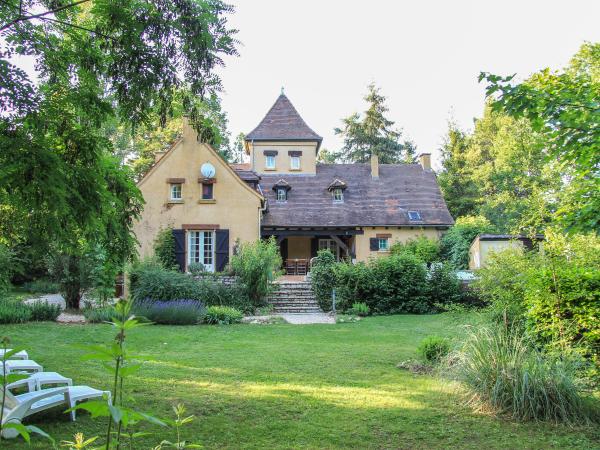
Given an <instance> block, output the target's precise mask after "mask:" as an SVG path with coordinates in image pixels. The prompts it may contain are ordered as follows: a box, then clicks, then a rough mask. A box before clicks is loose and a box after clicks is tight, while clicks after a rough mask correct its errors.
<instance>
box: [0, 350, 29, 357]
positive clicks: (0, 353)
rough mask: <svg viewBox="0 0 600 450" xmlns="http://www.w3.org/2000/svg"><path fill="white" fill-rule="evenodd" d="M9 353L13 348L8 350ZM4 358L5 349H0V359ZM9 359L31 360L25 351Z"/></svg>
mask: <svg viewBox="0 0 600 450" xmlns="http://www.w3.org/2000/svg"><path fill="white" fill-rule="evenodd" d="M6 351H7V352H11V351H12V349H11V348H7V349H6ZM2 358H4V349H3V348H0V359H2ZM8 359H29V355H28V354H27V352H26V351H25V350H21V351H20V352H17V353H15V354H14V355H10V356H9V357H8Z"/></svg>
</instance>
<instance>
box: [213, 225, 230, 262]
mask: <svg viewBox="0 0 600 450" xmlns="http://www.w3.org/2000/svg"><path fill="white" fill-rule="evenodd" d="M215 240H216V245H215V259H216V265H215V272H223V271H224V270H225V267H226V266H227V264H228V263H229V230H216V231H215Z"/></svg>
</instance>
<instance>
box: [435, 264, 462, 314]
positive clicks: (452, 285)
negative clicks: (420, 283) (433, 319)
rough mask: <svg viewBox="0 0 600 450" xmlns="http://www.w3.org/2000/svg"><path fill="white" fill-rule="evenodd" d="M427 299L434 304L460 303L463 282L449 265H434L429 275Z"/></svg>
mask: <svg viewBox="0 0 600 450" xmlns="http://www.w3.org/2000/svg"><path fill="white" fill-rule="evenodd" d="M427 297H428V301H429V302H432V303H434V304H442V305H444V304H451V303H460V302H461V300H462V288H461V282H460V280H459V279H458V278H457V277H456V274H455V272H454V270H452V268H451V267H450V265H449V264H447V263H434V264H432V265H431V268H430V269H429V273H428V274H427Z"/></svg>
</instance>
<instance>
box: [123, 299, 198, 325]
mask: <svg viewBox="0 0 600 450" xmlns="http://www.w3.org/2000/svg"><path fill="white" fill-rule="evenodd" d="M132 312H133V313H134V314H135V315H136V316H140V317H144V318H146V319H148V320H149V321H150V322H154V323H157V324H161V325H196V324H198V323H200V322H202V319H203V317H204V314H205V313H206V308H205V307H204V304H203V303H202V302H199V301H197V300H192V299H181V300H169V301H156V300H151V299H146V300H141V301H137V302H135V303H134V304H133V307H132Z"/></svg>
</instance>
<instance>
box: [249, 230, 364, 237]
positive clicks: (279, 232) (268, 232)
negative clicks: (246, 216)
mask: <svg viewBox="0 0 600 450" xmlns="http://www.w3.org/2000/svg"><path fill="white" fill-rule="evenodd" d="M260 234H261V236H285V237H288V236H328V237H329V236H331V235H336V236H355V235H357V234H364V231H363V230H261V232H260Z"/></svg>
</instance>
